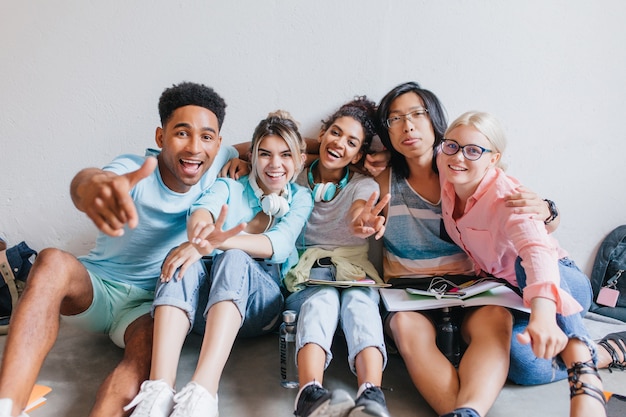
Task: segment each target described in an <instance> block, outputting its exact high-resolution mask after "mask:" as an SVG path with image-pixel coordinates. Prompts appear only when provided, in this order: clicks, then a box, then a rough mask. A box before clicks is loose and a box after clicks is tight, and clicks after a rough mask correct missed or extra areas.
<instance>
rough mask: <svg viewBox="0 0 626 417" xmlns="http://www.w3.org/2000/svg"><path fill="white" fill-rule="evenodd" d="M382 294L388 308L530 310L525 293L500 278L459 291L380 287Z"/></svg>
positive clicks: (411, 309)
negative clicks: (490, 306) (434, 291)
mask: <svg viewBox="0 0 626 417" xmlns="http://www.w3.org/2000/svg"><path fill="white" fill-rule="evenodd" d="M379 291H380V296H381V298H382V299H383V302H384V303H385V306H386V307H387V310H389V311H417V310H432V309H436V308H443V307H455V306H461V307H476V306H483V305H499V306H503V307H508V308H513V309H516V310H520V311H526V312H530V309H529V308H528V307H526V306H524V302H523V300H522V297H520V296H519V295H518V294H517V293H516V292H515V291H513V290H512V289H510V288H508V287H506V286H504V285H502V284H501V283H498V282H493V281H486V282H481V283H478V284H475V285H472V286H469V287H466V288H462V289H459V290H458V291H457V292H456V293H454V292H448V293H444V294H435V293H432V292H428V291H422V290H416V289H411V288H407V289H400V288H381V289H380V290H379Z"/></svg>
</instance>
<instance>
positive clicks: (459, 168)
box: [438, 125, 501, 198]
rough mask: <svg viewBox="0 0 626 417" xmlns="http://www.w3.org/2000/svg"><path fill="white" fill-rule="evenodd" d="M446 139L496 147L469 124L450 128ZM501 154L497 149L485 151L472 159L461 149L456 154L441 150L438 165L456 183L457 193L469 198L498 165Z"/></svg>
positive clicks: (466, 143)
mask: <svg viewBox="0 0 626 417" xmlns="http://www.w3.org/2000/svg"><path fill="white" fill-rule="evenodd" d="M446 139H452V140H454V141H456V142H457V143H458V144H459V145H460V146H466V145H478V146H481V147H483V148H485V149H492V150H493V148H494V146H493V144H492V143H491V142H490V141H489V139H487V137H486V136H485V135H483V134H482V133H481V132H479V131H478V130H477V129H476V128H474V127H472V126H468V125H459V126H457V127H455V128H454V129H452V130H450V131H449V132H448V133H447V134H446ZM500 156H501V155H500V153H499V152H496V151H492V152H484V153H483V154H482V155H481V157H480V158H479V159H477V160H475V161H470V160H468V159H467V158H465V156H463V152H462V151H461V149H459V151H458V152H457V153H456V154H454V155H446V154H445V153H443V152H440V154H439V155H438V158H439V164H438V165H439V169H440V171H441V170H445V174H446V179H447V180H448V181H449V182H450V183H452V184H453V185H454V189H455V191H456V193H457V195H459V196H460V197H461V198H467V197H469V196H471V195H472V194H473V193H474V191H476V188H477V187H478V185H479V184H480V182H481V181H482V179H483V177H484V176H485V174H486V173H487V171H488V170H489V169H491V168H493V167H495V166H496V163H497V162H498V160H499V159H500Z"/></svg>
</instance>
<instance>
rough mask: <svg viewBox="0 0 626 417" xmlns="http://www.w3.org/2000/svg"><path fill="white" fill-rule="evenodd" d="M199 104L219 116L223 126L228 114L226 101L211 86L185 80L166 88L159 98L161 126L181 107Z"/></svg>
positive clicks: (219, 121)
mask: <svg viewBox="0 0 626 417" xmlns="http://www.w3.org/2000/svg"><path fill="white" fill-rule="evenodd" d="M190 105H191V106H199V107H204V108H205V109H207V110H210V111H212V112H213V113H214V114H215V116H217V122H218V128H220V129H221V128H222V123H223V122H224V116H225V115H226V102H225V101H224V99H223V98H222V97H221V96H220V95H219V94H217V93H216V92H215V90H213V89H212V88H211V87H207V86H206V85H204V84H198V83H192V82H188V81H184V82H182V83H180V84H178V85H176V84H174V85H172V87H170V88H167V89H165V91H163V93H162V94H161V98H160V99H159V116H160V117H161V126H165V124H167V122H168V121H169V119H170V117H171V116H172V113H174V111H175V110H176V109H178V108H180V107H184V106H190Z"/></svg>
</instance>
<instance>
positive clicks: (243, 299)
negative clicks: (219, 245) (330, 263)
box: [153, 249, 284, 337]
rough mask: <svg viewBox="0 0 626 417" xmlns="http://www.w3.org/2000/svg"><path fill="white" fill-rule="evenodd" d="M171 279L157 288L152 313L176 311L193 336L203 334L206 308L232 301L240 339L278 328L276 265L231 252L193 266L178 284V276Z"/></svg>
mask: <svg viewBox="0 0 626 417" xmlns="http://www.w3.org/2000/svg"><path fill="white" fill-rule="evenodd" d="M208 271H210V275H209V274H208ZM207 276H209V278H207ZM174 278H175V279H172V280H170V281H169V282H167V283H159V284H158V285H157V288H156V291H155V299H154V304H153V311H154V308H155V307H157V306H159V305H170V306H174V307H178V308H180V309H181V310H183V311H184V312H186V313H187V317H188V318H189V323H190V329H193V331H194V332H196V333H200V334H204V329H205V325H206V315H207V313H208V311H209V308H211V306H213V304H215V303H218V302H221V301H232V302H233V303H234V304H235V306H236V307H237V309H238V310H239V314H241V319H242V320H241V321H242V323H241V328H240V329H239V335H240V336H243V337H252V336H258V335H261V334H265V333H269V332H272V331H273V330H275V329H276V328H277V326H278V325H279V324H280V322H279V320H278V319H279V318H280V315H281V312H282V309H283V303H284V299H283V295H282V293H281V290H280V285H279V282H280V279H281V276H280V265H278V264H273V263H267V262H264V261H257V260H255V259H253V258H251V257H250V255H248V254H247V253H246V252H244V251H241V250H239V249H231V250H228V251H226V252H223V253H220V254H219V255H216V256H214V257H213V258H212V259H202V260H200V261H198V262H196V263H195V264H193V265H192V266H191V267H189V268H188V269H187V271H186V272H185V277H184V278H183V279H181V280H178V272H177V273H176V274H175V276H174Z"/></svg>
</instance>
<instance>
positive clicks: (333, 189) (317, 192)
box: [308, 159, 350, 203]
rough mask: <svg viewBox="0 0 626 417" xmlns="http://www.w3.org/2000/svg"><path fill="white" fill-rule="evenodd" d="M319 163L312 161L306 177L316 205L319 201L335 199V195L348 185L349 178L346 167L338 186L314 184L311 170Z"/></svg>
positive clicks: (329, 183) (333, 184)
mask: <svg viewBox="0 0 626 417" xmlns="http://www.w3.org/2000/svg"><path fill="white" fill-rule="evenodd" d="M319 161H320V160H319V159H316V160H315V161H313V163H312V164H311V166H310V167H309V175H308V178H309V186H310V187H311V188H312V190H313V191H312V194H313V200H315V202H316V203H319V202H320V201H330V200H332V199H333V198H335V195H337V193H338V192H339V190H341V189H342V188H344V187H345V186H346V185H347V184H348V180H349V177H350V170H349V169H348V167H346V174H345V175H344V176H343V178H342V179H341V180H340V181H339V184H337V185H335V183H334V182H326V183H324V182H320V183H319V184H315V181H314V180H313V168H315V166H316V165H317V164H318V162H319Z"/></svg>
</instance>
